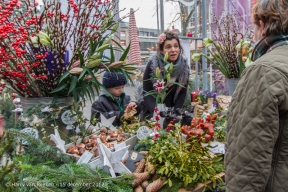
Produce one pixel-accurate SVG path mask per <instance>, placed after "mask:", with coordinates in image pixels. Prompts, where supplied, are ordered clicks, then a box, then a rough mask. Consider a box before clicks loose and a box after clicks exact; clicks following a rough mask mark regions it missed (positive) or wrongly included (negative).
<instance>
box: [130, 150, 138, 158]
mask: <svg viewBox="0 0 288 192" xmlns="http://www.w3.org/2000/svg"><path fill="white" fill-rule="evenodd" d="M137 156H138V154H137V153H135V152H133V153H132V154H131V159H132V160H135V159H137Z"/></svg>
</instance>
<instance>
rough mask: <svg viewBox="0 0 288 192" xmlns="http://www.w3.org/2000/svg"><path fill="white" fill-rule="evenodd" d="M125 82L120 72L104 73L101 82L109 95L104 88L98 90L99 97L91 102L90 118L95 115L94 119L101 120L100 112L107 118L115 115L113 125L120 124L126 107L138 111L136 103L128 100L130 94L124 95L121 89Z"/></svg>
mask: <svg viewBox="0 0 288 192" xmlns="http://www.w3.org/2000/svg"><path fill="white" fill-rule="evenodd" d="M126 83H127V80H126V77H125V76H124V75H123V74H122V73H118V72H105V73H104V75H103V81H102V84H103V86H104V87H105V88H106V89H107V91H108V92H109V94H110V95H109V94H108V93H107V92H105V91H104V90H102V91H101V92H100V95H99V98H98V99H97V100H96V101H95V102H94V103H93V104H92V107H91V119H92V118H94V116H95V118H96V119H98V120H99V121H101V119H100V114H102V115H104V116H105V118H107V119H108V118H111V117H114V116H116V118H115V120H114V122H113V125H114V126H120V125H121V124H122V123H121V121H120V118H121V117H122V116H123V115H124V111H125V109H126V108H127V107H128V108H134V109H136V111H137V112H139V111H140V108H139V107H138V105H137V103H136V102H130V100H131V99H130V96H129V95H125V92H124V91H123V90H124V86H125V85H126ZM111 96H112V97H111ZM137 114H138V113H137Z"/></svg>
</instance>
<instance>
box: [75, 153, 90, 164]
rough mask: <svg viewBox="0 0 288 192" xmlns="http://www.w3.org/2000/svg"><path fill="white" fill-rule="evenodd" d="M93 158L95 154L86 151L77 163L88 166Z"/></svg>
mask: <svg viewBox="0 0 288 192" xmlns="http://www.w3.org/2000/svg"><path fill="white" fill-rule="evenodd" d="M92 157H93V154H92V153H90V152H89V151H85V152H84V153H83V155H82V156H81V157H80V159H79V160H78V161H77V164H86V163H88V162H89V161H90V159H91V158H92Z"/></svg>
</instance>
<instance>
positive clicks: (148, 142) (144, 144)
mask: <svg viewBox="0 0 288 192" xmlns="http://www.w3.org/2000/svg"><path fill="white" fill-rule="evenodd" d="M153 144H154V141H152V138H151V137H147V138H145V139H143V140H140V141H138V142H137V143H136V145H135V146H134V150H135V151H138V152H139V151H149V149H150V148H151V146H152V145H153Z"/></svg>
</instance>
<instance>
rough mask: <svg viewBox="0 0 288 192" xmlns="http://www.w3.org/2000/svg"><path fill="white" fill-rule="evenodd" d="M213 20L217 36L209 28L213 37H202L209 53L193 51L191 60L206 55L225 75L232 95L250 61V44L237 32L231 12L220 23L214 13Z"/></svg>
mask: <svg viewBox="0 0 288 192" xmlns="http://www.w3.org/2000/svg"><path fill="white" fill-rule="evenodd" d="M214 21H215V23H216V26H217V29H218V30H219V36H217V35H216V32H215V31H214V30H213V29H212V28H211V29H212V32H213V34H214V37H215V39H214V40H212V39H211V38H205V39H203V46H204V47H206V48H207V50H208V52H209V55H205V54H203V53H202V52H200V53H195V54H193V55H192V60H193V61H197V60H199V59H200V57H201V56H204V57H206V58H207V60H208V61H209V62H210V63H211V64H213V65H215V66H216V67H217V69H219V70H220V71H221V73H222V74H223V75H224V76H225V77H226V79H227V83H228V92H229V95H232V93H233V92H234V90H235V87H236V85H237V83H238V81H239V78H240V77H241V74H242V72H243V70H244V69H245V66H248V65H249V64H250V63H251V56H250V53H251V52H252V44H251V42H250V41H244V35H243V34H241V33H239V29H238V27H237V26H238V25H237V23H236V20H235V17H234V15H233V14H232V15H228V14H227V15H226V16H225V17H223V20H222V23H220V22H219V21H218V19H217V18H216V17H215V15H214ZM223 27H224V30H223Z"/></svg>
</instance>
